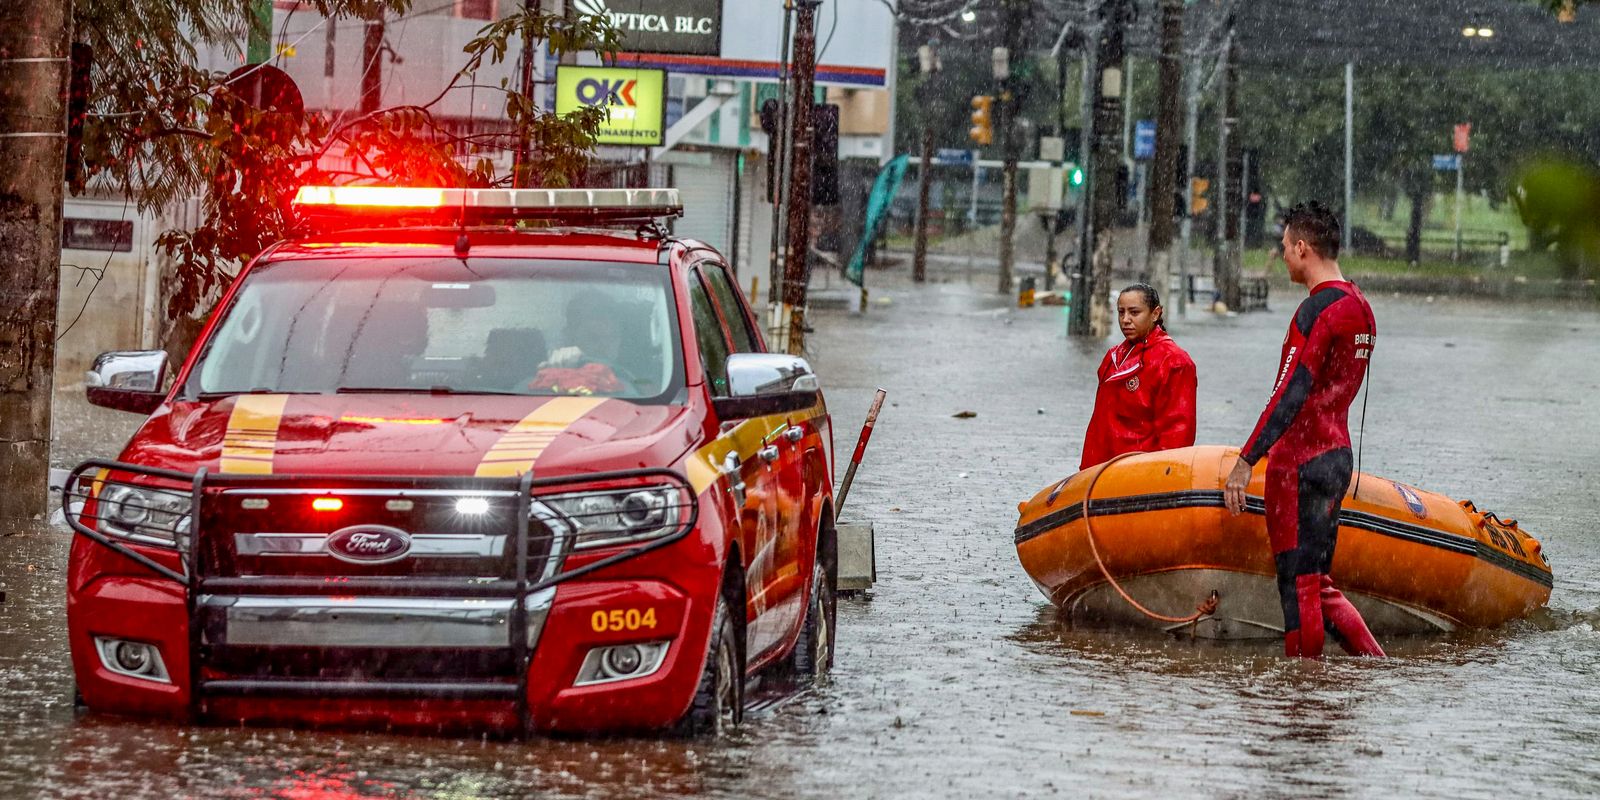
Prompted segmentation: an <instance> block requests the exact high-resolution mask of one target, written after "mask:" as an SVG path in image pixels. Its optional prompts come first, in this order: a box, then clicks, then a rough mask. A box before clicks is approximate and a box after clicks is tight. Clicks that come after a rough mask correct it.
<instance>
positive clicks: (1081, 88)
mask: <svg viewBox="0 0 1600 800" xmlns="http://www.w3.org/2000/svg"><path fill="white" fill-rule="evenodd" d="M1094 46H1095V47H1098V45H1097V44H1095V45H1094ZM1090 47H1091V43H1090V42H1088V41H1085V42H1084V44H1083V50H1082V53H1081V55H1080V59H1079V61H1080V68H1079V72H1078V119H1079V120H1082V122H1083V124H1082V125H1081V126H1080V127H1079V129H1078V158H1080V159H1082V160H1083V163H1082V164H1081V165H1080V167H1081V168H1082V169H1083V186H1084V188H1083V195H1082V196H1081V197H1080V198H1079V201H1078V214H1077V220H1076V221H1075V223H1074V225H1073V231H1072V233H1073V237H1072V238H1073V249H1074V252H1075V253H1076V258H1075V259H1074V260H1075V261H1076V263H1075V264H1073V269H1072V273H1071V275H1070V276H1068V280H1069V281H1070V283H1068V286H1070V287H1072V288H1071V289H1070V290H1069V291H1070V292H1071V293H1072V306H1071V308H1069V309H1068V312H1069V313H1068V315H1067V333H1068V334H1070V335H1072V336H1088V335H1089V306H1090V303H1089V269H1090V262H1091V261H1092V260H1093V259H1092V257H1091V255H1090V254H1091V253H1092V252H1093V247H1094V236H1093V232H1094V187H1095V186H1097V185H1098V184H1097V183H1096V182H1095V181H1096V180H1097V178H1096V177H1095V173H1094V170H1095V159H1094V106H1095V102H1096V101H1097V100H1098V99H1099V97H1100V88H1099V81H1097V80H1095V71H1094V70H1095V65H1096V64H1098V63H1099V61H1098V60H1097V59H1095V58H1094V56H1093V54H1092V53H1091V51H1090Z"/></svg>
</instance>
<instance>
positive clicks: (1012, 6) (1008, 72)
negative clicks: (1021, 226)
mask: <svg viewBox="0 0 1600 800" xmlns="http://www.w3.org/2000/svg"><path fill="white" fill-rule="evenodd" d="M1025 4H1026V0H1003V5H1002V10H1003V13H1004V14H1005V18H1004V20H1003V25H1004V29H1005V31H1004V35H1005V46H1004V47H999V48H995V51H994V56H993V64H992V67H993V71H994V77H995V78H997V79H998V80H999V81H1000V152H1001V158H1003V159H1004V162H1003V165H1004V169H1003V171H1002V176H1003V177H1002V181H1003V183H1002V186H1003V192H1004V194H1003V197H1002V199H1001V206H1000V285H999V292H1000V293H1001V294H1010V293H1011V275H1012V269H1013V267H1014V261H1015V258H1016V250H1015V243H1014V239H1015V237H1016V230H1017V150H1018V147H1017V144H1018V142H1017V131H1016V125H1017V96H1016V84H1015V81H1014V80H1013V78H1012V74H1013V72H1015V70H1013V69H1012V68H1011V59H1013V58H1021V57H1022V55H1023V53H1022V14H1023V11H1024V10H1025V9H1026V5H1025Z"/></svg>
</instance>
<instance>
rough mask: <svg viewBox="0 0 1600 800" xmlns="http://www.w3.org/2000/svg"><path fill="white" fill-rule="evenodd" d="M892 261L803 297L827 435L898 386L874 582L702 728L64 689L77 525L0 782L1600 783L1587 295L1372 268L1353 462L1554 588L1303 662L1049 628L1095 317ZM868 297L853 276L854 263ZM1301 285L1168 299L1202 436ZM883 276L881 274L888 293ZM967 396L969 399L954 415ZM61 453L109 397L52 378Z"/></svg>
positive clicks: (624, 785) (1243, 402)
mask: <svg viewBox="0 0 1600 800" xmlns="http://www.w3.org/2000/svg"><path fill="white" fill-rule="evenodd" d="M980 277H983V280H981V285H979V286H973V285H969V284H967V283H964V282H961V281H959V279H958V280H956V281H955V282H950V283H934V284H929V285H927V286H921V287H913V286H911V285H910V284H908V283H905V282H903V280H902V279H900V278H898V277H895V276H886V275H884V274H882V273H878V272H873V273H870V274H869V280H871V281H874V282H876V283H880V284H883V285H882V286H878V287H875V288H874V292H873V297H874V304H873V306H872V308H871V310H870V311H869V312H868V314H866V315H865V316H861V315H857V314H853V313H847V312H844V311H818V312H816V313H814V314H813V320H814V322H815V324H816V328H817V333H816V334H815V337H814V340H813V343H814V347H815V350H816V356H815V358H814V362H815V364H816V366H817V367H818V370H819V372H820V373H821V375H822V376H823V378H824V380H825V385H826V388H827V391H828V397H829V401H830V406H831V409H832V411H833V413H834V418H835V427H836V430H837V436H838V439H837V441H836V443H835V444H836V447H837V449H838V451H839V452H840V453H843V454H848V453H849V452H850V446H851V445H852V444H853V439H854V435H855V433H854V428H855V427H856V426H857V425H858V424H859V420H860V417H861V416H862V415H863V414H864V413H865V411H866V407H867V405H868V402H869V401H870V397H871V393H872V390H873V389H874V388H875V387H878V386H882V387H884V388H886V389H888V390H889V393H890V394H889V400H890V402H889V404H888V405H886V406H885V409H884V413H883V417H882V419H881V421H880V424H879V427H878V429H877V433H876V434H875V436H874V439H873V442H872V445H871V447H870V448H869V450H868V455H867V459H866V463H865V465H864V466H863V468H862V471H861V474H860V475H859V477H858V480H857V482H856V486H855V488H854V490H853V492H852V495H851V497H850V500H849V506H848V507H847V508H846V511H845V516H846V517H848V518H850V519H852V520H856V521H871V522H873V523H875V524H876V526H877V536H878V553H879V563H878V578H879V579H878V584H877V587H876V588H875V589H874V590H873V591H872V592H871V593H870V595H869V596H868V597H866V598H858V599H852V600H847V601H844V602H842V603H841V605H840V610H839V632H838V667H837V669H836V671H835V673H834V676H833V679H832V681H831V683H830V684H829V685H827V686H825V687H823V688H821V689H817V690H811V691H806V692H803V693H800V694H796V695H788V696H784V695H767V696H764V697H763V699H761V700H760V701H759V702H758V704H757V706H756V707H755V708H753V709H752V710H751V712H750V714H749V716H748V717H747V724H746V725H745V726H744V727H743V728H742V729H741V730H740V731H738V732H737V733H735V734H733V735H731V736H728V737H726V738H725V739H723V740H720V741H688V742H685V741H654V740H644V739H639V740H620V741H600V742H594V741H543V740H536V741H529V742H496V741H488V742H485V741H480V740H477V739H450V738H428V737H404V736H387V735H367V734H352V733H346V732H338V733H330V732H312V731H301V730H288V729H238V728H217V727H191V726H182V725H175V724H167V723H160V722H149V721H137V720H122V719H113V718H108V717H100V716H93V715H81V716H80V715H77V714H75V713H74V711H73V710H72V707H71V702H70V701H71V692H72V686H71V675H70V669H69V668H68V663H67V650H66V643H65V640H64V635H63V631H64V627H65V620H64V612H63V610H62V602H63V598H62V575H63V566H64V565H63V559H64V557H65V552H66V536H65V534H63V533H62V532H61V531H60V530H59V529H54V528H44V527H42V526H35V528H34V529H32V530H31V531H29V532H25V533H23V534H20V535H15V536H10V537H7V538H3V539H0V584H3V587H4V588H5V589H6V590H7V592H8V594H7V597H6V600H5V603H4V605H3V606H0V796H3V797H52V798H54V797H119V798H124V797H126V798H134V797H157V798H169V797H283V798H368V797H430V798H480V797H482V798H488V797H521V796H535V795H537V796H543V797H554V796H563V797H564V796H573V797H583V796H594V797H613V796H630V797H682V796H702V797H738V798H743V797H885V798H890V797H908V796H916V797H970V796H1003V797H1011V796H1026V797H1048V796H1056V795H1060V796H1074V797H1076V796H1117V797H1129V796H1132V797H1165V796H1170V795H1173V794H1178V795H1181V796H1196V795H1198V796H1215V797H1235V796H1238V797H1243V796H1249V797H1276V796H1358V797H1361V796H1365V797H1388V796H1396V795H1432V796H1441V797H1506V796H1511V795H1513V794H1514V795H1518V796H1521V795H1529V796H1541V797H1559V796H1580V795H1592V794H1595V793H1596V792H1600V759H1596V755H1597V754H1600V713H1597V712H1600V676H1597V673H1600V631H1597V629H1596V626H1597V625H1600V580H1597V578H1596V577H1595V576H1596V575H1597V574H1600V533H1597V532H1596V530H1595V526H1594V524H1593V520H1594V519H1595V516H1596V515H1595V513H1594V508H1595V506H1596V505H1597V501H1600V489H1596V485H1597V484H1600V466H1597V464H1596V460H1595V456H1596V454H1597V453H1600V426H1597V425H1596V424H1595V422H1596V412H1595V408H1596V405H1595V400H1594V399H1593V397H1594V396H1595V394H1596V393H1597V390H1600V344H1597V342H1600V314H1597V313H1596V312H1595V311H1593V310H1591V309H1586V308H1568V307H1559V306H1551V305H1547V304H1537V305H1536V304H1491V303H1479V302H1471V303H1468V302H1454V301H1445V300H1440V301H1438V302H1428V301H1426V300H1424V299H1422V298H1403V299H1402V298H1389V297H1382V298H1374V306H1375V308H1376V311H1377V314H1378V324H1379V329H1380V331H1381V332H1382V336H1381V338H1380V340H1379V341H1380V344H1379V347H1378V350H1377V351H1376V354H1375V356H1374V361H1373V364H1372V369H1373V389H1372V394H1371V402H1370V409H1369V411H1368V414H1367V420H1366V426H1365V431H1366V437H1365V438H1366V443H1365V447H1364V450H1365V452H1364V467H1365V468H1366V470H1367V471H1369V472H1373V473H1376V474H1379V475H1384V476H1388V477H1393V478H1396V479H1399V480H1404V481H1406V482H1408V483H1412V484H1414V485H1418V486H1423V487H1426V488H1429V489H1433V490H1437V491H1441V492H1444V493H1447V494H1450V495H1452V496H1455V497H1467V498H1471V499H1473V500H1476V501H1477V502H1478V504H1479V506H1480V507H1485V508H1489V509H1493V510H1496V511H1499V512H1501V513H1502V514H1505V515H1509V516H1513V517H1516V518H1517V519H1518V520H1520V521H1521V523H1522V525H1523V527H1524V528H1525V529H1527V530H1529V531H1531V532H1533V533H1534V534H1535V535H1537V536H1539V537H1541V538H1542V539H1543V541H1544V543H1545V552H1546V553H1547V554H1548V556H1549V558H1550V561H1551V563H1552V564H1553V565H1554V567H1555V572H1556V585H1555V591H1554V594H1553V596H1552V598H1551V609H1550V610H1549V611H1548V612H1547V613H1543V614H1541V615H1539V617H1538V618H1537V619H1535V620H1530V621H1524V622H1519V623H1516V624H1513V625H1510V626H1508V627H1506V628H1504V629H1501V630H1494V631H1480V632H1472V633H1466V634H1460V635H1456V636H1451V637H1441V638H1429V639H1417V640H1411V641H1386V642H1384V644H1385V646H1386V647H1388V648H1390V650H1391V652H1392V653H1394V654H1395V656H1396V657H1394V658H1390V659H1388V660H1383V661H1367V660H1355V659H1350V658H1343V657H1333V658H1329V659H1328V660H1327V661H1325V662H1322V663H1313V664H1304V663H1295V662H1290V661H1286V660H1284V659H1281V658H1278V657H1276V655H1275V653H1276V648H1275V647H1271V646H1267V645H1261V644H1257V645H1219V644H1215V643H1206V642H1198V643H1195V642H1190V641H1185V640H1178V639H1166V638H1162V637H1159V636H1153V635H1129V634H1119V633H1111V632H1093V631H1073V630H1067V629H1064V628H1063V627H1062V626H1061V625H1060V624H1059V623H1058V622H1057V621H1056V618H1055V615H1054V614H1053V613H1052V610H1051V608H1050V607H1049V605H1048V604H1047V603H1046V602H1045V601H1044V599H1043V597H1042V596H1041V595H1040V594H1039V593H1038V592H1037V591H1036V590H1035V589H1034V588H1033V586H1032V585H1031V584H1030V583H1029V581H1028V579H1027V578H1026V576H1025V575H1024V574H1023V573H1022V571H1021V569H1020V568H1019V567H1018V565H1017V561H1016V556H1015V551H1014V549H1013V546H1012V536H1011V532H1012V528H1013V526H1014V524H1015V521H1016V510H1015V508H1016V503H1017V502H1018V501H1019V500H1021V499H1023V498H1025V497H1028V496H1030V495H1031V494H1032V493H1033V492H1034V491H1036V490H1037V489H1038V488H1039V487H1040V486H1042V485H1044V484H1046V483H1048V482H1051V481H1053V480H1055V479H1058V478H1060V477H1061V476H1063V475H1065V474H1066V473H1067V472H1069V471H1071V469H1072V468H1073V467H1074V466H1075V465H1076V463H1077V455H1078V445H1079V442H1080V441H1081V436H1082V431H1083V427H1084V424H1085V423H1086V421H1087V418H1088V412H1089V404H1090V402H1091V400H1092V397H1093V381H1092V377H1091V376H1092V373H1093V370H1094V368H1095V366H1096V365H1097V363H1098V361H1099V357H1100V355H1101V353H1102V352H1103V351H1104V348H1105V346H1106V345H1107V344H1108V343H1097V344H1092V345H1090V344H1081V343H1075V342H1070V341H1067V340H1065V339H1064V338H1063V337H1062V329H1063V328H1064V321H1065V320H1064V316H1063V313H1062V310H1061V309H1059V308H1035V309H1030V310H1025V311H1016V310H1010V309H1008V308H1007V307H1006V305H1005V304H1004V303H1003V302H1002V300H1001V298H998V297H996V296H995V295H993V294H990V293H988V292H987V291H986V290H987V289H988V286H989V284H990V279H989V278H988V277H984V276H980ZM852 296H853V293H852ZM1297 299H1298V295H1294V294H1290V293H1286V292H1279V293H1278V294H1277V295H1276V297H1275V300H1274V307H1273V310H1272V312H1271V313H1268V314H1260V313H1257V314H1251V315H1245V316H1241V317H1237V318H1231V319H1219V318H1215V317H1212V316H1210V315H1209V314H1200V313H1195V314H1192V315H1191V318H1190V319H1188V320H1182V321H1179V322H1178V323H1177V324H1174V326H1173V332H1174V334H1175V336H1176V337H1177V338H1178V341H1179V342H1180V343H1181V344H1183V345H1184V346H1185V347H1186V348H1188V349H1189V351H1190V352H1191V353H1192V354H1193V356H1194V358H1195V361H1196V362H1197V364H1198V366H1199V371H1200V409H1199V413H1200V441H1202V442H1217V443H1237V442H1239V441H1240V440H1242V439H1243V437H1244V436H1245V434H1246V433H1247V432H1248V430H1249V428H1250V426H1251V425H1252V424H1253V422H1254V420H1255V417H1256V415H1257V414H1258V413H1259V411H1260V407H1261V403H1262V402H1263V401H1264V399H1265V396H1266V393H1267V390H1268V388H1269V385H1270V382H1271V380H1272V378H1273V372H1274V369H1275V366H1276V363H1275V362H1276V358H1277V351H1278V345H1279V343H1280V341H1281V337H1282V332H1283V329H1284V326H1285V325H1286V323H1287V319H1288V316H1289V314H1290V312H1291V311H1292V308H1293V305H1294V303H1295V302H1296V301H1297ZM885 301H887V302H885ZM963 410H970V411H974V412H976V413H977V416H976V417H974V418H970V419H957V418H954V417H952V415H953V414H955V413H956V412H958V411H963ZM61 413H62V417H61V418H62V425H61V427H62V446H61V451H62V453H63V454H64V457H63V458H62V459H61V460H62V461H67V460H72V459H76V458H78V457H82V456H86V455H90V454H94V453H103V454H109V453H112V452H113V451H114V450H115V449H116V446H117V445H119V444H120V442H121V439H122V437H123V436H125V435H126V430H127V426H128V424H129V423H128V420H127V418H126V417H123V416H121V415H116V414H109V412H108V413H107V414H102V413H101V412H99V411H98V410H86V409H84V408H82V407H81V406H75V405H66V406H65V407H63V409H62V412H61Z"/></svg>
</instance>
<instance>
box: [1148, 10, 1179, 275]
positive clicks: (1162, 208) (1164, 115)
mask: <svg viewBox="0 0 1600 800" xmlns="http://www.w3.org/2000/svg"><path fill="white" fill-rule="evenodd" d="M1182 83H1183V0H1161V67H1160V70H1159V84H1160V89H1159V92H1158V93H1157V97H1156V153H1155V165H1154V167H1153V169H1154V170H1155V174H1153V175H1152V176H1151V178H1150V191H1149V193H1148V194H1147V195H1146V196H1147V197H1149V198H1150V240H1149V241H1150V246H1149V253H1150V260H1149V263H1148V264H1147V265H1146V270H1147V271H1149V273H1150V282H1151V283H1153V284H1155V287H1156V289H1157V290H1159V291H1160V292H1161V293H1162V294H1167V293H1169V290H1170V289H1171V288H1172V286H1171V282H1172V239H1173V234H1174V233H1175V231H1174V228H1175V227H1176V225H1175V221H1176V220H1175V218H1174V216H1173V215H1174V213H1175V209H1174V207H1173V201H1174V197H1175V194H1176V192H1177V180H1178V136H1179V135H1180V130H1179V129H1180V128H1182V127H1183V104H1182V103H1183V98H1182V97H1181V95H1182V93H1183V86H1182Z"/></svg>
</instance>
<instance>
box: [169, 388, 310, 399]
mask: <svg viewBox="0 0 1600 800" xmlns="http://www.w3.org/2000/svg"><path fill="white" fill-rule="evenodd" d="M244 394H320V392H308V391H305V390H295V389H246V390H244V391H239V392H227V391H221V392H197V393H195V395H194V396H195V398H198V399H200V400H215V399H217V398H219V397H235V396H238V395H244Z"/></svg>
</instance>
